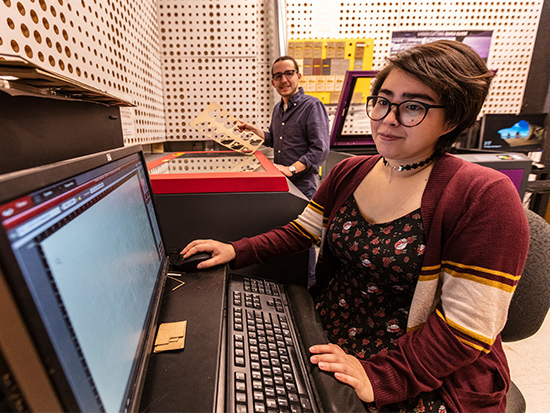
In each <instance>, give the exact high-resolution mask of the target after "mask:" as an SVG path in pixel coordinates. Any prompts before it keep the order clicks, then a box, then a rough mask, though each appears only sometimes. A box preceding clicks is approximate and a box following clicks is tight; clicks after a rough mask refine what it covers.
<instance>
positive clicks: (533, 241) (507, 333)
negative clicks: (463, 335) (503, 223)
mask: <svg viewBox="0 0 550 413" xmlns="http://www.w3.org/2000/svg"><path fill="white" fill-rule="evenodd" d="M525 213H526V215H527V221H528V222H529V230H530V237H529V238H530V243H529V253H528V254H527V261H526V262H525V269H524V270H523V274H522V276H521V278H520V280H519V283H518V285H517V287H516V291H515V293H514V296H513V297H512V302H511V303H510V308H509V310H508V320H507V321H506V325H505V327H504V330H502V333H501V334H502V341H505V342H511V341H518V340H523V339H525V338H528V337H531V336H532V335H533V334H535V333H536V332H537V331H538V330H539V329H540V327H541V326H542V323H543V322H544V319H545V317H546V314H547V313H548V309H549V308H550V224H548V222H546V221H545V220H544V219H543V218H542V217H541V216H539V215H537V214H536V213H535V212H533V211H531V210H529V209H525Z"/></svg>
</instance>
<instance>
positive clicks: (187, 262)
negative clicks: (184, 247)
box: [170, 252, 212, 272]
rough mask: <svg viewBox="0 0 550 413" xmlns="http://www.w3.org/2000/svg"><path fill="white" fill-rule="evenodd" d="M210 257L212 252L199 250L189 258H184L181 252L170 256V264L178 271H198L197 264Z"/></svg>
mask: <svg viewBox="0 0 550 413" xmlns="http://www.w3.org/2000/svg"><path fill="white" fill-rule="evenodd" d="M210 258H212V254H210V253H209V252H199V253H197V254H194V255H191V256H190V257H187V258H183V255H181V254H174V255H171V256H170V265H171V266H172V268H174V270H176V271H181V272H193V271H197V265H198V264H199V263H200V262H203V261H206V260H209V259H210Z"/></svg>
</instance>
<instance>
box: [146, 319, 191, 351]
mask: <svg viewBox="0 0 550 413" xmlns="http://www.w3.org/2000/svg"><path fill="white" fill-rule="evenodd" d="M186 329H187V321H177V322H174V323H163V324H161V325H160V326H159V330H158V332H157V338H156V340H155V347H154V349H153V352H154V353H160V352H161V351H168V350H180V349H182V348H183V347H184V346H185V331H186Z"/></svg>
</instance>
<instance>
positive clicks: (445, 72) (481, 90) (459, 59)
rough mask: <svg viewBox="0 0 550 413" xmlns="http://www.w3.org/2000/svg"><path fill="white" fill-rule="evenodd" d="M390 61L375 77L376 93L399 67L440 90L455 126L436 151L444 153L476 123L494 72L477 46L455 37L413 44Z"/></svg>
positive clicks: (447, 112)
mask: <svg viewBox="0 0 550 413" xmlns="http://www.w3.org/2000/svg"><path fill="white" fill-rule="evenodd" d="M387 62H388V63H387V65H386V67H384V69H382V70H381V71H380V73H379V74H378V75H377V76H376V78H375V79H374V81H373V85H372V94H373V95H377V94H378V91H379V90H380V88H381V87H382V84H383V83H384V81H385V80H386V78H387V77H388V75H389V74H390V72H391V71H392V70H393V69H396V68H397V69H401V70H403V71H404V72H406V73H408V74H410V75H412V76H414V77H416V78H417V79H418V80H420V81H421V82H422V83H424V84H425V85H426V86H428V87H430V88H431V89H432V90H433V91H434V92H435V93H437V95H438V96H439V98H440V99H441V104H442V105H444V106H445V118H446V120H447V122H448V124H449V125H451V126H455V128H454V129H453V130H452V131H451V132H449V133H447V134H445V135H442V136H441V137H440V138H439V140H438V142H437V144H436V148H435V155H436V156H437V157H439V156H441V155H443V154H444V153H445V152H447V151H448V150H449V149H450V148H451V146H452V144H453V143H454V142H455V141H456V139H457V138H458V136H459V135H460V133H461V132H463V131H464V130H465V129H466V128H469V127H470V126H472V125H473V124H474V123H475V121H476V119H477V116H478V114H479V111H480V110H481V107H482V106H483V102H484V101H485V98H486V97H487V94H488V93H489V87H490V85H491V80H492V78H493V72H491V71H490V70H489V69H488V68H487V66H486V65H485V62H484V61H483V59H482V58H481V57H480V56H479V55H478V54H477V52H476V51H475V50H474V49H472V48H471V47H470V46H468V45H466V44H464V43H461V42H457V41H452V40H439V41H436V42H432V43H427V44H423V45H419V46H415V47H412V48H410V49H408V50H405V51H403V52H401V53H399V54H398V55H396V56H393V57H390V58H388V59H387Z"/></svg>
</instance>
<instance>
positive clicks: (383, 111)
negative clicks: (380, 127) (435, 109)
mask: <svg viewBox="0 0 550 413" xmlns="http://www.w3.org/2000/svg"><path fill="white" fill-rule="evenodd" d="M394 105H395V106H397V120H398V121H399V123H400V124H401V125H404V126H416V125H418V124H419V123H420V122H422V121H423V120H424V117H425V116H426V112H427V108H426V107H425V106H423V105H422V104H420V103H419V102H415V101H414V100H408V101H405V102H401V103H399V104H396V103H393V104H392V103H391V102H390V101H389V100H387V99H385V98H381V97H369V98H368V100H367V115H368V116H369V118H371V119H372V120H375V121H376V120H382V119H384V118H385V117H386V116H387V115H388V114H389V113H390V111H391V107H392V106H394Z"/></svg>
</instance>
